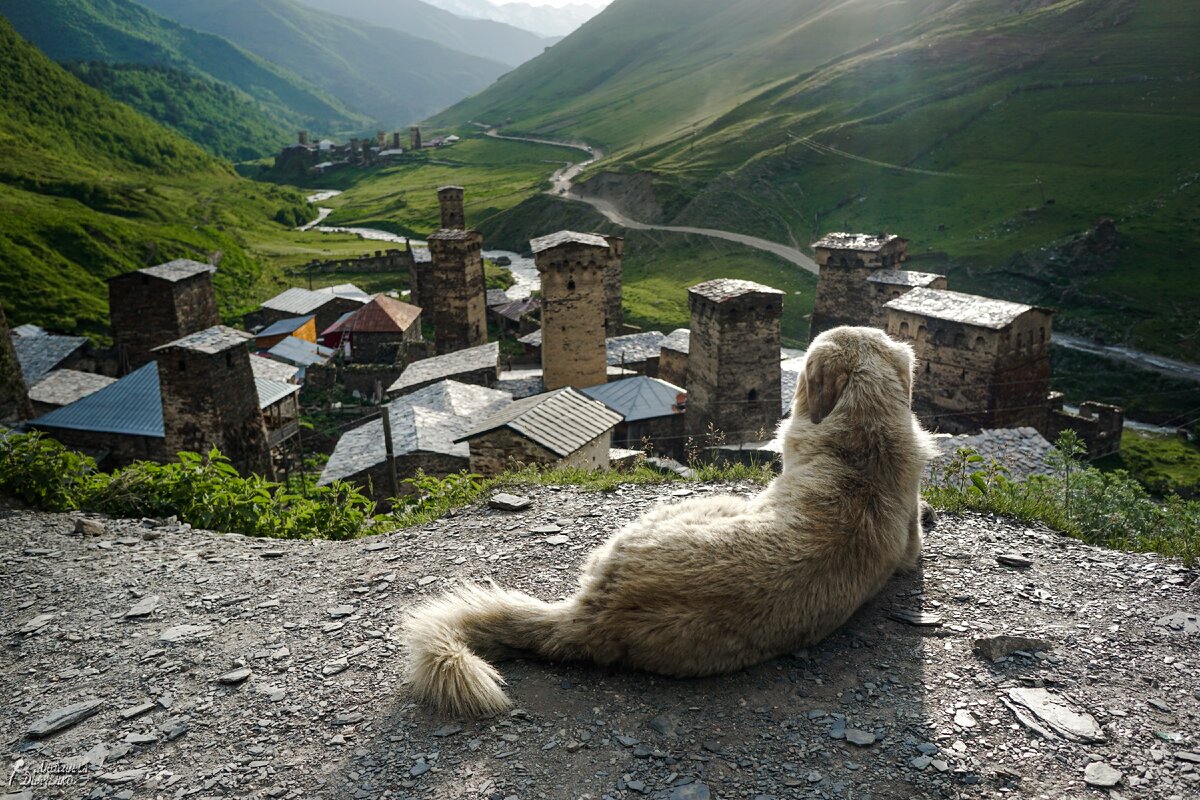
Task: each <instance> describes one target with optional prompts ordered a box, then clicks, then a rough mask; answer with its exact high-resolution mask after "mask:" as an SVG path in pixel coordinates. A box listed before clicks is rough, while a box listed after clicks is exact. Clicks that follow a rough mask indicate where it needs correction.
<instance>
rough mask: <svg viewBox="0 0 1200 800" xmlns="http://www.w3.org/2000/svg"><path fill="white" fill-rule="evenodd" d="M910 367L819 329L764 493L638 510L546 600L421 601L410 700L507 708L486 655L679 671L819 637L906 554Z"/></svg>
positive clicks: (873, 343)
mask: <svg viewBox="0 0 1200 800" xmlns="http://www.w3.org/2000/svg"><path fill="white" fill-rule="evenodd" d="M913 369H914V358H913V354H912V350H911V348H910V347H908V346H907V345H905V344H901V343H898V342H894V341H892V340H891V339H889V338H888V337H887V336H886V335H885V334H883V333H882V332H881V331H878V330H876V329H874V328H849V327H844V328H836V329H834V330H831V331H828V332H826V333H824V334H822V335H820V336H819V337H817V339H816V340H814V341H813V343H812V346H811V347H810V349H809V351H808V355H807V357H806V360H805V363H804V374H803V376H802V378H801V380H800V381H799V386H798V387H797V390H796V397H795V401H794V403H793V406H792V414H791V417H790V418H789V419H788V420H785V421H784V423H783V425H782V428H781V433H782V435H783V470H782V473H781V474H780V475H779V476H778V477H777V478H775V480H774V481H772V482H771V484H770V485H769V486H767V487H766V489H764V490H763V491H762V492H761V493H760V494H759V495H758V496H756V497H754V498H751V499H745V498H740V497H734V496H722V497H711V498H698V499H693V500H687V501H684V502H681V503H678V504H676V505H661V506H659V507H657V508H655V509H653V510H652V511H650V512H648V513H646V514H645V515H643V516H642V517H640V518H638V519H636V520H634V521H633V522H631V523H629V524H628V525H627V526H625V527H624V528H623V529H622V530H621V531H619V532H618V533H616V534H614V535H613V536H612V537H611V538H610V539H609V540H608V541H607V542H605V543H604V544H603V545H601V546H600V547H599V548H597V549H596V550H595V551H594V552H593V553H592V554H591V556H590V557H589V558H588V560H587V562H586V564H585V565H584V568H583V574H582V575H581V577H580V586H579V590H578V591H577V592H576V593H575V594H574V595H573V596H571V597H570V598H568V599H566V600H563V601H561V602H557V603H547V602H544V601H541V600H538V599H536V598H534V597H530V596H529V595H526V594H523V593H520V592H514V591H508V590H505V589H500V588H484V587H480V586H468V587H466V588H464V589H461V590H459V591H456V592H453V593H451V594H448V595H445V596H443V597H441V598H439V599H436V600H433V601H431V602H429V603H426V604H424V605H422V606H419V607H418V608H416V609H415V610H414V611H412V612H411V614H410V615H409V617H408V619H407V620H406V623H405V637H404V638H405V644H406V646H407V650H408V659H409V660H408V665H407V670H408V673H407V680H408V682H409V684H410V686H411V689H412V691H413V693H414V694H415V695H416V697H417V698H418V699H419V700H421V701H422V702H425V703H427V704H429V705H432V706H434V707H436V708H437V709H439V710H441V711H443V712H445V713H449V714H453V715H456V716H465V717H482V716H490V715H494V714H497V713H499V712H501V711H503V710H505V709H507V708H509V707H510V705H511V703H510V701H509V699H508V697H507V696H506V695H505V692H504V690H503V689H502V688H501V687H502V685H503V683H504V681H503V679H502V678H501V676H500V674H499V673H498V672H497V671H496V669H495V667H493V666H492V665H491V664H490V663H488V661H487V660H485V659H488V658H491V659H497V658H503V657H506V656H511V655H514V654H520V653H524V654H533V655H538V656H541V657H543V658H548V659H556V660H583V661H592V662H595V663H597V664H601V665H613V666H622V667H627V668H633V669H640V670H646V671H649V672H655V673H658V674H661V675H669V676H675V677H693V676H702V675H713V674H717V673H723V672H730V671H732V670H737V669H740V668H742V667H746V666H749V665H751V664H755V663H757V662H760V661H763V660H765V659H768V658H771V657H773V656H776V655H780V654H782V653H786V652H790V651H792V650H795V649H796V648H798V647H802V646H805V645H810V644H813V643H816V642H819V641H820V640H821V639H823V638H825V637H826V636H827V635H829V633H831V632H832V631H834V630H835V629H836V628H838V627H839V626H840V625H841V624H842V623H844V622H845V621H846V620H847V619H848V618H849V617H850V616H851V615H852V614H853V613H854V612H855V611H856V610H857V609H858V608H859V607H860V606H861V605H862V604H863V603H864V602H866V601H867V600H869V599H870V598H871V597H873V596H874V595H875V594H876V593H878V592H879V590H880V589H881V588H883V585H884V584H885V583H886V582H887V580H888V578H889V577H891V575H892V574H893V573H895V572H896V570H897V569H911V568H914V567H915V566H916V564H917V561H918V559H919V558H920V550H921V511H920V501H919V495H918V490H919V484H920V479H921V474H922V471H923V469H924V467H925V464H926V462H927V461H928V459H929V458H931V457H932V456H933V454H934V449H933V445H932V441H931V439H930V437H929V435H928V434H927V433H926V432H925V431H924V430H922V429H921V426H920V425H919V424H918V422H917V420H916V418H915V417H914V416H913V414H912V412H911V410H910V402H911V394H912V380H913Z"/></svg>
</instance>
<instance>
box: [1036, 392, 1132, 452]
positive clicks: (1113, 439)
mask: <svg viewBox="0 0 1200 800" xmlns="http://www.w3.org/2000/svg"><path fill="white" fill-rule="evenodd" d="M1124 429H1125V409H1123V408H1121V407H1119V406H1114V405H1109V404H1108V403H1097V402H1095V401H1091V400H1089V401H1086V402H1083V403H1080V404H1079V413H1078V414H1072V413H1071V412H1069V411H1067V410H1066V409H1064V408H1063V396H1062V393H1060V392H1054V393H1052V394H1051V396H1050V410H1049V414H1048V415H1047V419H1046V427H1045V429H1044V430H1042V435H1044V436H1045V437H1046V439H1048V440H1049V441H1050V442H1051V443H1053V442H1057V441H1058V437H1059V436H1061V435H1062V434H1063V431H1067V430H1072V431H1075V432H1076V433H1077V434H1079V438H1081V439H1082V440H1083V443H1084V444H1085V445H1086V446H1087V455H1088V458H1090V459H1095V458H1102V457H1104V456H1108V455H1113V454H1114V453H1116V452H1117V451H1119V450H1120V449H1121V434H1122V433H1123V432H1124Z"/></svg>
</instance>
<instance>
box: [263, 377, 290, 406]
mask: <svg viewBox="0 0 1200 800" xmlns="http://www.w3.org/2000/svg"><path fill="white" fill-rule="evenodd" d="M254 388H255V390H256V391H257V392H258V407H259V408H270V407H271V406H273V405H275V404H276V403H278V402H279V401H280V400H282V399H284V398H285V397H288V396H289V395H293V394H296V393H297V392H299V391H300V387H299V386H297V385H296V384H294V383H284V382H283V381H273V380H271V379H270V378H259V377H257V376H256V377H255V378H254Z"/></svg>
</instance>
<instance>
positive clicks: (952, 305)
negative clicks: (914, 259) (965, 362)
mask: <svg viewBox="0 0 1200 800" xmlns="http://www.w3.org/2000/svg"><path fill="white" fill-rule="evenodd" d="M884 308H890V309H893V310H895V311H903V312H906V313H909V314H920V315H922V316H926V317H932V318H933V319H941V320H947V321H949V322H960V323H962V324H964V325H973V326H975V327H977V328H990V329H992V330H1000V329H1001V328H1003V327H1005V326H1006V325H1008V324H1010V323H1011V322H1012V321H1013V320H1015V319H1016V318H1017V317H1019V316H1021V315H1022V314H1024V313H1026V312H1027V311H1033V310H1034V306H1027V305H1025V304H1023V303H1010V302H1009V301H1007V300H996V299H994V298H991V297H981V296H980V295H977V294H963V293H962V292H951V291H949V290H946V289H926V288H918V289H913V290H912V291H911V292H909V293H908V294H904V295H901V296H900V297H897V298H896V299H895V300H892V301H889V302H887V303H885V304H884ZM1043 310H1045V309H1043Z"/></svg>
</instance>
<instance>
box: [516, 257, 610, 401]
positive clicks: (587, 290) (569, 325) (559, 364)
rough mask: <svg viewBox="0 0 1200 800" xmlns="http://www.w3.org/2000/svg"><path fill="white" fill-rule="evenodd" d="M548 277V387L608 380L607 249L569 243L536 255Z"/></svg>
mask: <svg viewBox="0 0 1200 800" xmlns="http://www.w3.org/2000/svg"><path fill="white" fill-rule="evenodd" d="M534 258H535V261H536V263H537V269H538V275H539V276H540V277H541V281H542V347H541V351H542V371H543V378H544V383H545V386H546V391H548V392H549V391H553V390H555V389H561V388H562V387H564V386H574V387H575V388H576V389H585V388H587V387H589V386H598V385H600V384H602V383H605V382H607V380H608V355H607V351H606V349H605V342H604V340H605V337H606V336H607V335H608V334H607V327H606V319H605V315H606V313H607V303H608V300H607V294H606V293H607V291H608V289H607V283H606V281H607V278H608V276H609V275H610V274H611V264H610V263H609V253H608V251H607V250H605V249H604V248H600V247H594V246H589V245H585V244H579V243H574V242H569V243H566V244H562V245H559V246H558V247H554V248H552V249H549V250H544V251H542V252H540V253H537V254H536V255H535V257H534Z"/></svg>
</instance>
